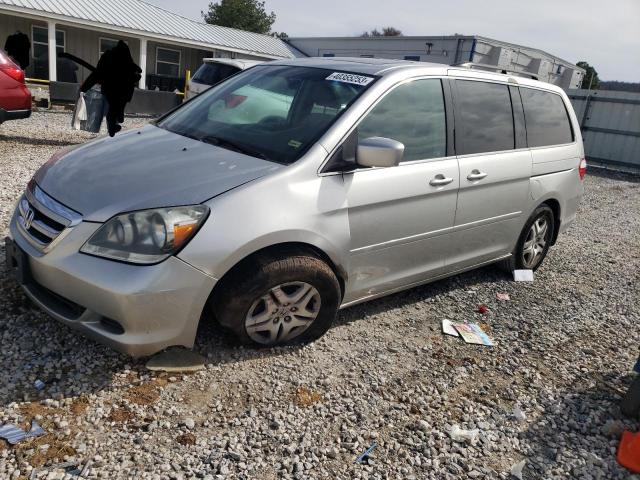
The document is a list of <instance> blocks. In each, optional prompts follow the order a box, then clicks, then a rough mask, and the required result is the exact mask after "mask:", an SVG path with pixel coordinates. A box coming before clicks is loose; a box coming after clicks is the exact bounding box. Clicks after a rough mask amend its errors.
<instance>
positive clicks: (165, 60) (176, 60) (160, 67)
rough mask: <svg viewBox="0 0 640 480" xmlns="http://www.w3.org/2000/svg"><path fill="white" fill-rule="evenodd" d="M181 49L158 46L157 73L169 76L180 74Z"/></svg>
mask: <svg viewBox="0 0 640 480" xmlns="http://www.w3.org/2000/svg"><path fill="white" fill-rule="evenodd" d="M180 54H181V52H180V50H172V49H170V48H162V47H157V48H156V74H157V75H166V76H169V77H179V76H180Z"/></svg>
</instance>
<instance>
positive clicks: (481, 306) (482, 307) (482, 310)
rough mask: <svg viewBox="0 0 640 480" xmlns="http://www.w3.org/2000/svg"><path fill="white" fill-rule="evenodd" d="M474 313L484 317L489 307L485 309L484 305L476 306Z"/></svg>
mask: <svg viewBox="0 0 640 480" xmlns="http://www.w3.org/2000/svg"><path fill="white" fill-rule="evenodd" d="M476 311H477V312H478V313H479V314H481V315H486V314H487V313H488V312H489V307H487V306H486V305H478V308H477V310H476Z"/></svg>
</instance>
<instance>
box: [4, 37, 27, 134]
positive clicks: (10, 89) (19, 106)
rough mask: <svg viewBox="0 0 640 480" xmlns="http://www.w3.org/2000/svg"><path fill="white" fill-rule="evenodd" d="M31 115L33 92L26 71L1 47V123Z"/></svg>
mask: <svg viewBox="0 0 640 480" xmlns="http://www.w3.org/2000/svg"><path fill="white" fill-rule="evenodd" d="M30 115H31V92H29V90H28V89H27V87H26V85H25V84H24V71H23V70H22V69H21V68H20V67H19V66H18V65H16V63H15V62H14V61H13V60H11V58H9V56H8V55H7V54H6V53H5V51H4V50H2V49H0V123H2V122H4V121H6V120H18V119H20V118H27V117H29V116H30Z"/></svg>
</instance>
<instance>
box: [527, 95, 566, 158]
mask: <svg viewBox="0 0 640 480" xmlns="http://www.w3.org/2000/svg"><path fill="white" fill-rule="evenodd" d="M520 94H521V96H522V103H523V105H524V118H525V122H526V125H527V141H528V144H529V146H530V147H544V146H547V145H561V144H563V143H571V142H573V131H572V129H571V123H570V122H569V114H568V113H567V109H566V107H565V105H564V102H563V101H562V97H561V96H560V95H557V94H555V93H551V92H543V91H542V90H534V89H532V88H520Z"/></svg>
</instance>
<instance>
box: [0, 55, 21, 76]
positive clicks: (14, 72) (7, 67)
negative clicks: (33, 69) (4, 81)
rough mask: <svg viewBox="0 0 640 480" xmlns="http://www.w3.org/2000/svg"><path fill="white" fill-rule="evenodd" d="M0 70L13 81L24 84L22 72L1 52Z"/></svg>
mask: <svg viewBox="0 0 640 480" xmlns="http://www.w3.org/2000/svg"><path fill="white" fill-rule="evenodd" d="M0 70H1V71H2V72H3V73H6V74H7V75H9V76H10V77H11V78H13V79H14V80H15V81H17V82H20V83H24V71H23V70H22V69H21V68H20V67H19V66H18V65H16V64H15V63H14V62H13V61H12V60H11V59H10V58H9V57H8V56H7V55H6V54H5V53H4V52H3V51H0Z"/></svg>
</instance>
